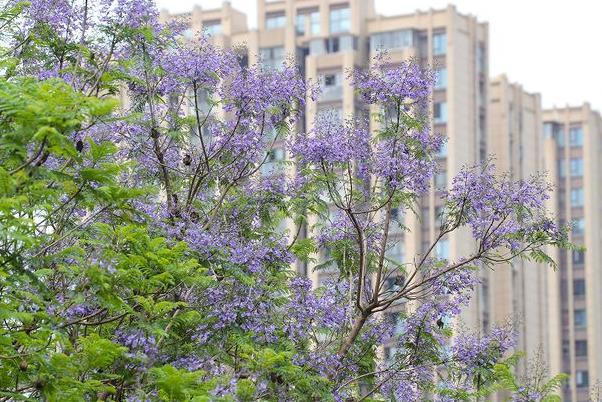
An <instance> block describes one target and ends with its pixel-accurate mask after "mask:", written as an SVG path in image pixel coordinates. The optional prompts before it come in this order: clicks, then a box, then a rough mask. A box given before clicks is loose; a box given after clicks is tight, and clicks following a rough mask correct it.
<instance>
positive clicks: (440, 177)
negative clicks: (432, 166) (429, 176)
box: [435, 172, 447, 189]
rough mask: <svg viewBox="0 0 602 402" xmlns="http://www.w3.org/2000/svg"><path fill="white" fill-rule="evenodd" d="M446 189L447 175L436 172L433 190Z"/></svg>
mask: <svg viewBox="0 0 602 402" xmlns="http://www.w3.org/2000/svg"><path fill="white" fill-rule="evenodd" d="M446 187H447V173H446V172H437V174H436V175H435V188H436V189H445V188H446Z"/></svg>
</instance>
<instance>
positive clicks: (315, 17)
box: [295, 9, 320, 36]
mask: <svg viewBox="0 0 602 402" xmlns="http://www.w3.org/2000/svg"><path fill="white" fill-rule="evenodd" d="M308 21H309V29H310V30H309V33H311V34H312V35H318V34H320V12H319V11H317V10H307V9H305V10H299V11H297V17H295V31H296V32H297V35H300V36H303V35H306V34H307V33H308V32H306V29H305V28H306V26H307V22H308Z"/></svg>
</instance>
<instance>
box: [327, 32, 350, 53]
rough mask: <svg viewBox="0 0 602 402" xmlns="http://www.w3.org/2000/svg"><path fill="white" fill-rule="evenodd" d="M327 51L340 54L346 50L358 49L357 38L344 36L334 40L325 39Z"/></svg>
mask: <svg viewBox="0 0 602 402" xmlns="http://www.w3.org/2000/svg"><path fill="white" fill-rule="evenodd" d="M325 43H326V51H327V52H328V53H338V52H343V51H345V50H352V49H357V38H356V37H355V36H351V35H342V36H338V37H334V38H328V39H325Z"/></svg>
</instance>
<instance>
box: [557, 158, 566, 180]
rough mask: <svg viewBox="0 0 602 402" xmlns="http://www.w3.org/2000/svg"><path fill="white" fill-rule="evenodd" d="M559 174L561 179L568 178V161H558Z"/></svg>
mask: <svg viewBox="0 0 602 402" xmlns="http://www.w3.org/2000/svg"><path fill="white" fill-rule="evenodd" d="M558 174H559V175H560V177H566V161H565V160H564V159H561V160H560V161H558Z"/></svg>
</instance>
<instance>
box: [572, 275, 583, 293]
mask: <svg viewBox="0 0 602 402" xmlns="http://www.w3.org/2000/svg"><path fill="white" fill-rule="evenodd" d="M573 295H574V296H585V279H575V280H574V281H573Z"/></svg>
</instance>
